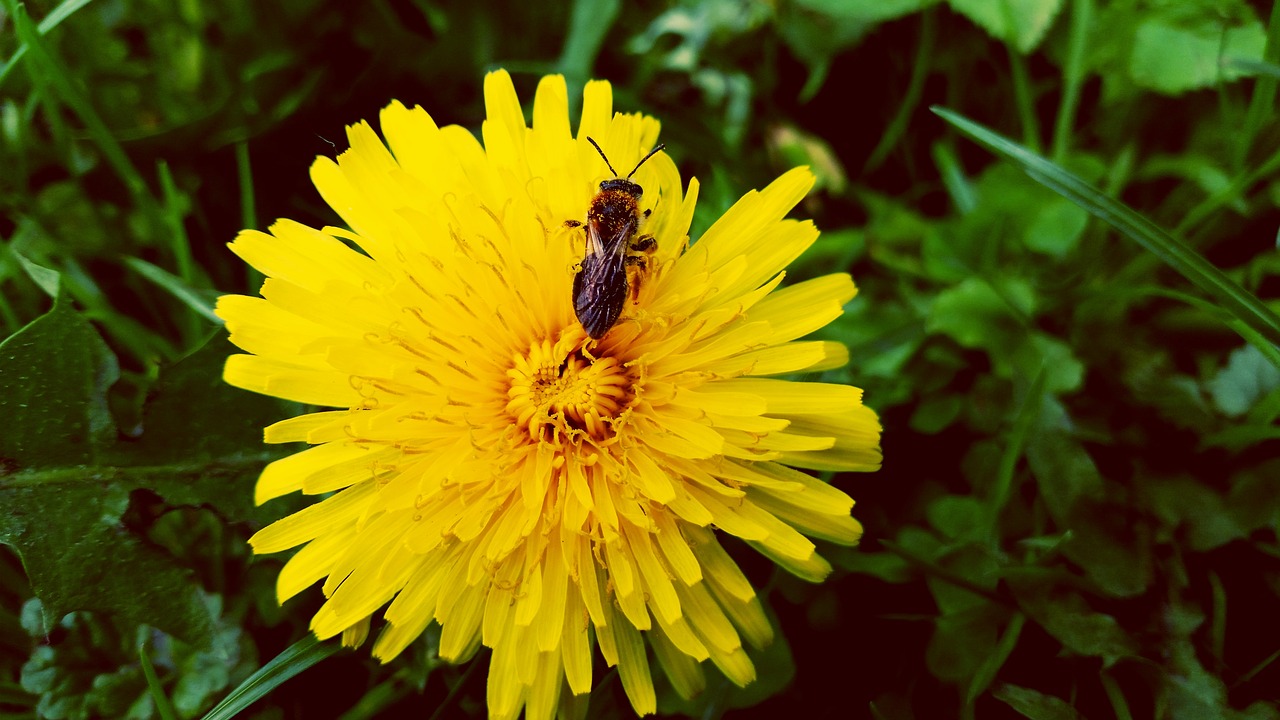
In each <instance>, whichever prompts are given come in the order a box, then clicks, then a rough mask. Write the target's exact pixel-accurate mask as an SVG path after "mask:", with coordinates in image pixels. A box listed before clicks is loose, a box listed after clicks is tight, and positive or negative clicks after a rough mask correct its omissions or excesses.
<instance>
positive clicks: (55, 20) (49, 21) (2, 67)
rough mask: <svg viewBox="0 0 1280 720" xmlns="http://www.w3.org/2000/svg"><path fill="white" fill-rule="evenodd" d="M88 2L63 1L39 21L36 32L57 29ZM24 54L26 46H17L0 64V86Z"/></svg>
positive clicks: (77, 0)
mask: <svg viewBox="0 0 1280 720" xmlns="http://www.w3.org/2000/svg"><path fill="white" fill-rule="evenodd" d="M89 2H90V0H63V1H62V3H61V4H59V5H58V7H56V8H54V9H53V12H51V13H49V14H48V15H46V16H45V18H44V19H43V20H41V21H40V24H39V25H37V26H36V30H38V31H39V32H40V34H41V35H46V34H48V32H49V31H50V30H52V29H54V28H56V27H58V24H59V23H61V22H62V21H63V20H66V19H67V18H69V17H71V16H72V15H74V14H75V12H76V11H77V10H79V9H80V8H82V7H84V6H85V5H88V4H89ZM26 54H27V46H26V45H19V46H18V49H17V50H14V51H13V57H11V58H9V62H7V63H0V85H4V79H5V78H6V77H8V75H9V71H11V70H13V69H14V68H15V67H17V65H18V61H19V60H21V59H22V56H23V55H26Z"/></svg>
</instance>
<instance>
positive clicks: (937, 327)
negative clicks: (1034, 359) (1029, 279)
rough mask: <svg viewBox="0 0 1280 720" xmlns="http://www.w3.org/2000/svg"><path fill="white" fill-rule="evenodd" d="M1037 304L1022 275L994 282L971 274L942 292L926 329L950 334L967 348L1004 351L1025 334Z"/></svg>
mask: <svg viewBox="0 0 1280 720" xmlns="http://www.w3.org/2000/svg"><path fill="white" fill-rule="evenodd" d="M997 288H998V289H997ZM1034 305H1035V294H1034V292H1033V291H1032V289H1031V286H1029V285H1028V284H1027V283H1026V282H1025V281H1023V280H1021V279H1019V278H1004V279H1001V280H1000V281H998V282H997V283H996V284H995V285H993V284H992V283H991V282H988V281H986V280H984V279H982V278H977V277H970V278H967V279H965V280H963V281H961V282H960V284H958V285H955V286H953V287H950V288H947V289H946V290H943V291H942V292H941V293H939V294H938V297H937V299H935V300H934V303H933V308H932V309H931V311H930V313H929V317H928V319H927V320H926V321H925V329H926V330H928V331H929V332H932V333H941V334H944V335H949V336H951V337H952V338H953V339H954V340H955V341H956V342H958V343H960V344H961V345H963V346H965V347H969V348H985V349H987V350H993V351H1001V350H1004V349H1006V348H1010V347H1013V346H1014V345H1015V344H1016V343H1017V341H1018V340H1019V339H1020V338H1021V337H1022V336H1023V334H1024V333H1025V319H1026V318H1027V317H1028V316H1029V315H1030V314H1031V313H1032V311H1033V309H1034Z"/></svg>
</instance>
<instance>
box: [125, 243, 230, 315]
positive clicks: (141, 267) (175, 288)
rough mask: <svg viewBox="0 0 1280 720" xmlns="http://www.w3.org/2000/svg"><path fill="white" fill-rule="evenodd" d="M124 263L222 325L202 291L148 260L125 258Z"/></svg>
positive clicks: (211, 303) (211, 302) (183, 302)
mask: <svg viewBox="0 0 1280 720" xmlns="http://www.w3.org/2000/svg"><path fill="white" fill-rule="evenodd" d="M124 263H125V264H126V265H128V266H129V267H130V268H132V269H133V270H134V271H135V272H137V273H138V274H139V275H141V276H142V277H144V278H146V279H148V280H150V281H151V282H153V283H155V284H156V285H157V286H159V287H160V288H161V289H162V290H165V291H167V292H168V293H169V294H170V295H172V296H174V297H175V298H177V299H179V300H181V301H182V304H183V305H186V306H187V307H189V308H191V309H192V310H194V311H196V313H197V314H199V315H202V316H204V317H205V318H208V319H209V320H211V321H212V322H214V323H216V324H218V325H221V324H222V318H220V317H218V316H217V315H215V314H214V312H213V301H212V300H211V299H210V298H208V297H205V296H203V295H201V291H200V290H197V289H196V288H193V287H191V286H190V285H189V284H187V283H186V282H183V280H182V278H179V277H176V276H174V275H173V274H171V273H169V272H168V271H166V270H165V269H164V268H161V267H158V266H156V265H152V264H151V263H149V262H147V261H146V260H142V259H139V258H135V257H127V258H124Z"/></svg>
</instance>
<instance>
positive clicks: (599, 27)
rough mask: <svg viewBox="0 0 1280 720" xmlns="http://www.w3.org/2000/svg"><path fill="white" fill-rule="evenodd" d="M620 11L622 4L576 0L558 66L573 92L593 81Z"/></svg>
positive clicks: (609, 0) (616, 1) (598, 0)
mask: <svg viewBox="0 0 1280 720" xmlns="http://www.w3.org/2000/svg"><path fill="white" fill-rule="evenodd" d="M621 8H622V3H621V2H620V0H603V1H601V0H576V2H574V3H573V14H572V15H571V20H570V22H569V32H568V35H567V36H566V37H565V41H564V48H563V49H562V50H561V52H560V60H559V62H558V63H557V65H558V67H559V70H560V72H562V73H564V74H565V75H566V76H568V78H569V80H570V87H571V88H572V87H574V86H576V85H579V84H580V83H584V82H586V81H587V80H588V79H589V78H590V76H591V68H592V67H594V66H595V63H596V57H597V56H598V55H599V54H600V47H601V45H603V44H604V39H605V36H606V35H607V34H608V33H609V28H611V27H613V23H614V21H616V20H617V19H618V11H619V10H620V9H621ZM571 97H572V95H571ZM570 102H573V101H572V100H571V101H570Z"/></svg>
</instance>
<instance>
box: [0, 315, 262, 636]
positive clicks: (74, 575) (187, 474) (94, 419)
mask: <svg viewBox="0 0 1280 720" xmlns="http://www.w3.org/2000/svg"><path fill="white" fill-rule="evenodd" d="M225 347H226V346H225V345H223V344H222V342H221V338H220V337H219V339H218V342H217V343H216V344H213V345H210V348H211V349H210V350H208V351H207V353H206V354H198V355H197V356H194V357H195V359H194V361H192V362H191V363H189V364H187V365H184V366H183V367H182V368H179V369H178V370H177V371H175V372H173V373H172V377H168V376H166V383H167V385H162V387H161V388H160V390H159V391H158V394H157V396H156V399H155V401H154V402H153V403H152V405H151V406H150V407H149V408H148V413H147V416H148V418H149V422H148V427H149V431H148V432H146V433H144V436H143V437H144V439H143V440H142V441H141V442H136V443H119V444H117V443H116V432H115V426H114V423H113V422H112V419H111V415H110V413H109V411H108V408H107V399H106V393H107V389H108V387H109V386H110V385H111V384H112V383H113V382H114V381H115V379H116V376H117V374H118V371H117V369H116V361H115V357H114V356H113V355H112V354H111V353H110V351H109V350H108V349H107V347H106V345H105V344H104V343H103V342H102V340H101V338H99V337H98V335H97V333H96V332H95V331H94V330H93V328H92V326H90V325H89V323H88V322H87V321H85V320H84V319H83V318H82V317H80V316H79V315H78V314H77V313H76V312H75V311H73V310H72V309H71V308H70V306H69V303H68V302H67V301H66V299H65V297H63V298H60V299H59V300H58V301H57V302H56V303H55V305H54V308H53V310H51V311H50V312H49V313H48V314H46V315H44V316H43V317H41V318H39V319H38V320H36V321H34V322H32V323H31V324H30V325H28V326H27V327H26V328H23V329H22V330H21V331H19V332H17V333H15V334H14V335H13V336H12V337H10V338H9V339H7V340H6V341H5V342H4V343H3V344H0V410H2V411H3V412H4V414H5V417H6V418H7V421H8V426H7V429H6V432H5V433H3V434H0V458H3V463H4V466H3V467H4V470H5V472H4V474H3V475H0V542H3V543H5V544H8V545H11V546H12V547H13V548H14V550H15V551H16V552H17V554H18V555H19V557H20V558H21V559H22V563H23V567H24V568H25V570H26V572H27V576H28V578H29V579H30V581H31V586H32V589H33V590H34V591H35V593H36V595H37V596H38V597H39V598H40V599H41V601H42V602H43V607H44V620H43V625H44V627H45V628H46V629H49V628H51V627H52V626H53V625H54V624H55V623H56V622H57V620H58V619H59V618H61V617H62V616H63V615H65V614H66V613H68V612H70V611H72V610H92V611H97V612H105V613H110V614H113V615H116V616H118V617H119V618H121V619H122V620H124V621H125V622H128V623H133V624H135V625H137V624H148V625H152V626H154V627H156V628H159V629H161V630H164V631H165V632H167V633H169V634H171V635H174V636H176V637H179V638H182V639H184V640H186V641H188V642H191V643H193V644H196V645H201V646H203V645H207V644H208V643H209V642H210V641H211V639H212V634H211V633H212V619H211V617H210V614H209V610H208V608H207V606H206V604H205V602H204V600H203V598H202V596H201V594H200V592H199V590H198V588H197V586H196V584H195V583H194V582H193V580H192V578H191V577H190V575H189V573H188V572H187V571H185V570H183V569H182V568H180V567H178V566H177V565H176V564H175V563H174V561H173V558H172V557H170V556H167V555H165V554H164V553H163V552H161V551H160V550H159V549H157V548H156V547H154V546H153V545H151V544H150V543H148V542H144V541H143V540H142V539H141V538H139V537H138V536H136V535H135V534H134V533H133V532H132V531H130V530H128V529H126V528H125V527H124V526H123V525H122V524H121V518H122V517H123V516H124V513H125V510H126V509H127V508H128V506H129V498H130V493H131V492H132V491H133V490H134V489H136V488H140V487H148V488H151V489H154V490H155V491H157V492H159V493H160V494H161V495H163V496H165V497H167V498H169V499H170V501H171V502H174V503H190V504H202V503H212V504H214V505H216V506H219V507H220V509H222V510H223V511H224V512H225V514H227V515H228V516H230V517H235V518H243V517H247V516H249V515H250V514H251V513H252V512H253V511H252V500H251V498H252V492H251V484H252V482H253V479H254V477H255V476H256V475H257V472H258V471H259V469H260V468H261V466H262V465H263V463H264V462H265V461H266V459H268V458H269V457H271V456H272V455H274V453H272V454H267V453H264V452H262V451H261V450H260V449H259V448H260V447H261V445H260V441H261V434H260V433H261V430H260V428H261V427H262V424H264V416H270V415H272V414H273V413H272V412H271V409H272V408H275V409H278V408H279V405H278V404H276V403H275V401H273V400H270V399H251V398H252V396H249V395H248V394H247V393H242V392H236V391H234V390H232V389H230V388H228V387H226V386H225V385H223V384H222V383H221V380H220V368H221V359H222V356H225V351H223V350H221V349H220V348H225ZM263 400H265V401H266V402H263Z"/></svg>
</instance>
